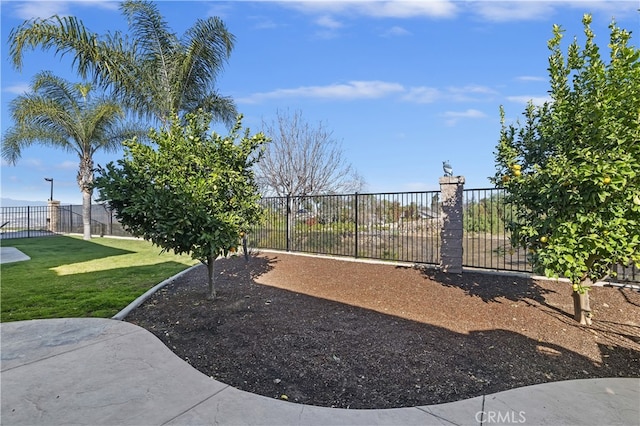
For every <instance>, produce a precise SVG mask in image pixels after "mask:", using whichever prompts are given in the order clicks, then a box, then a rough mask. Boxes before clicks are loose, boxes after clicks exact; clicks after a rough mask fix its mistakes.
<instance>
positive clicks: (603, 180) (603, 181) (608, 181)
mask: <svg viewBox="0 0 640 426" xmlns="http://www.w3.org/2000/svg"><path fill="white" fill-rule="evenodd" d="M602 183H604V184H605V185H609V184H610V183H611V178H610V177H609V176H607V177H605V178H604V179H602Z"/></svg>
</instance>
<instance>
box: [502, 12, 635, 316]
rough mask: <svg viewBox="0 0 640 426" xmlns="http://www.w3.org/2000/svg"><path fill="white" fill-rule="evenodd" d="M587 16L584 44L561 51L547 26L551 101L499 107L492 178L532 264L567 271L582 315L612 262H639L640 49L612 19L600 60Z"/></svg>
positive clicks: (555, 272) (557, 35) (553, 272)
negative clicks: (514, 116) (516, 108)
mask: <svg viewBox="0 0 640 426" xmlns="http://www.w3.org/2000/svg"><path fill="white" fill-rule="evenodd" d="M590 24H591V16H590V15H585V16H584V17H583V25H584V33H585V36H586V38H585V42H584V46H580V45H579V44H578V42H577V41H576V40H574V41H573V42H572V43H571V44H570V45H569V46H568V51H567V54H566V55H565V54H564V53H563V51H562V48H561V41H562V38H563V37H562V36H563V30H562V29H561V27H559V26H557V25H555V26H554V27H553V37H552V38H551V39H550V41H549V43H548V46H549V49H550V51H551V55H550V57H549V77H550V83H551V90H550V95H551V101H550V102H547V103H546V104H544V105H543V106H534V105H533V104H529V105H528V107H527V108H526V110H525V112H524V117H525V119H524V122H523V123H520V122H517V123H516V124H511V125H505V119H504V111H503V110H502V109H501V121H502V130H501V133H500V140H499V143H498V146H497V152H496V165H497V173H496V175H495V177H494V178H493V181H494V183H496V184H500V185H502V186H503V187H504V188H505V189H506V190H507V196H506V198H507V199H506V201H507V202H509V203H513V204H514V205H515V206H517V208H516V219H515V220H514V222H513V223H512V224H511V225H510V228H511V231H512V235H513V240H514V243H517V244H519V245H521V246H524V247H526V248H528V249H529V252H530V254H531V260H532V263H533V265H534V268H536V270H537V271H539V272H542V273H544V274H545V275H546V276H548V277H558V276H564V277H566V278H568V279H569V280H570V281H571V283H572V287H573V299H574V311H575V312H574V313H575V318H576V320H578V321H580V322H581V323H582V324H591V309H590V306H589V298H588V290H589V288H590V286H591V285H592V284H593V283H594V282H595V281H598V280H601V279H603V278H605V277H607V275H609V274H612V266H613V265H616V264H622V265H629V264H630V263H631V262H634V263H635V264H636V265H638V264H639V263H640V61H639V58H640V51H639V50H638V49H637V48H634V47H633V46H632V45H631V44H630V40H631V33H630V32H629V31H626V30H624V29H621V28H619V27H618V26H616V24H615V22H612V23H611V24H610V26H609V29H610V42H609V46H608V48H609V55H608V56H609V57H608V60H606V61H605V60H603V58H602V56H601V54H600V49H599V48H598V46H597V45H596V44H595V42H594V37H595V36H594V33H593V32H592V30H591V27H590ZM613 273H615V272H613Z"/></svg>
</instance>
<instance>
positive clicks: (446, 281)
mask: <svg viewBox="0 0 640 426" xmlns="http://www.w3.org/2000/svg"><path fill="white" fill-rule="evenodd" d="M421 271H422V274H423V275H424V276H426V277H427V278H429V279H431V280H434V281H437V282H439V283H441V284H442V285H444V286H447V287H455V288H459V289H461V290H463V291H464V292H465V293H466V294H468V295H469V296H475V297H479V298H481V299H482V300H483V301H484V302H495V301H496V300H497V299H498V298H506V299H508V300H511V301H514V302H518V301H523V300H526V299H530V300H533V301H535V302H538V303H540V304H544V303H545V295H548V294H551V293H555V291H554V290H549V289H546V288H543V287H541V286H540V285H538V284H537V283H536V282H535V281H534V280H533V279H531V278H528V277H522V276H517V275H500V279H496V280H495V283H492V282H491V276H492V275H491V274H488V273H480V272H464V279H463V277H462V274H450V273H445V272H442V271H440V270H436V269H431V268H421ZM498 283H499V284H498ZM507 283H508V284H507Z"/></svg>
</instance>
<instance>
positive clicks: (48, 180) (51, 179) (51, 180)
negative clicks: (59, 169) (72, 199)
mask: <svg viewBox="0 0 640 426" xmlns="http://www.w3.org/2000/svg"><path fill="white" fill-rule="evenodd" d="M44 180H46V181H47V182H51V198H49V201H53V178H44Z"/></svg>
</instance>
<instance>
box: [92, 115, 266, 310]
mask: <svg viewBox="0 0 640 426" xmlns="http://www.w3.org/2000/svg"><path fill="white" fill-rule="evenodd" d="M210 121H211V116H210V114H204V113H201V112H200V113H198V114H188V115H187V116H186V121H185V123H186V124H185V125H184V126H182V125H181V124H180V123H181V121H180V120H179V119H178V117H177V116H174V117H173V119H172V122H171V126H170V127H169V128H168V129H167V130H161V131H152V132H151V133H150V138H151V140H152V141H153V142H154V143H155V144H156V145H157V149H154V148H153V147H151V146H148V145H145V144H142V143H139V142H138V141H136V140H135V139H134V140H130V141H127V142H125V157H124V158H123V159H121V160H118V162H117V165H116V164H114V163H113V162H111V163H109V164H107V166H106V169H102V170H100V176H99V177H98V178H97V179H96V186H97V187H98V188H99V191H100V194H101V200H102V201H107V202H108V203H109V204H110V207H112V208H114V209H115V211H116V217H117V218H118V220H120V222H121V223H122V224H123V226H124V228H125V229H126V230H127V231H129V232H131V233H132V234H133V235H135V236H138V237H142V238H144V239H147V240H150V241H151V242H152V243H154V244H155V245H157V246H159V247H162V248H163V249H164V250H173V251H174V252H175V253H177V254H182V253H189V254H191V256H192V257H193V258H194V259H198V260H200V261H201V262H202V263H203V264H205V265H207V270H208V274H209V281H208V286H209V293H208V298H209V299H215V296H216V290H215V285H214V274H213V273H214V261H215V260H216V259H217V258H218V257H219V256H226V255H227V254H229V253H231V252H235V250H236V246H237V244H238V240H239V236H240V233H241V232H242V231H243V230H246V229H247V228H248V226H249V225H250V224H251V223H253V222H255V221H256V220H257V219H258V218H259V215H260V212H261V209H260V207H259V205H258V201H259V198H260V194H259V192H258V187H257V185H256V183H255V181H254V175H253V169H252V167H253V165H254V163H256V162H257V161H258V159H259V157H260V154H261V147H262V146H263V144H264V143H266V142H267V141H268V140H267V139H266V137H265V136H264V135H263V134H262V133H258V134H256V135H254V136H249V131H248V130H246V131H245V132H244V135H243V136H242V137H240V134H239V132H240V129H241V116H240V117H238V120H237V123H236V125H235V126H234V127H233V129H232V131H231V133H230V135H229V136H227V137H222V136H220V135H218V134H216V133H212V134H207V132H208V129H209V123H210ZM238 139H240V140H239V141H238Z"/></svg>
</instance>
